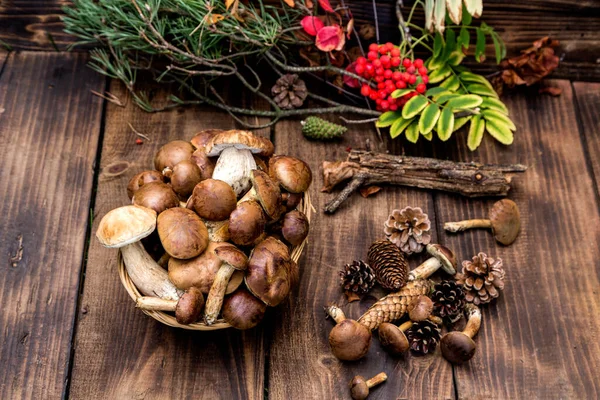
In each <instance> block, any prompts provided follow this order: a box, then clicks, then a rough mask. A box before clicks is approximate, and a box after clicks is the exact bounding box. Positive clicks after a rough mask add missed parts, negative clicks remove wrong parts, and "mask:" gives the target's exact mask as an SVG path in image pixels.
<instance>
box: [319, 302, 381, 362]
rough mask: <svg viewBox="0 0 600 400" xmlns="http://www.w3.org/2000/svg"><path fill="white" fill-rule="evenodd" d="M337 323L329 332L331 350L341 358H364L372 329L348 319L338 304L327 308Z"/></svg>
mask: <svg viewBox="0 0 600 400" xmlns="http://www.w3.org/2000/svg"><path fill="white" fill-rule="evenodd" d="M325 312H326V313H327V314H328V315H329V316H330V317H331V318H333V320H334V321H335V322H336V325H335V326H334V327H333V329H332V330H331V332H330V333H329V346H330V347H331V352H332V353H333V355H334V356H335V357H337V358H338V359H339V360H344V361H356V360H359V359H361V358H363V357H364V356H365V355H366V354H367V352H368V351H369V346H370V345H371V331H370V330H369V329H368V328H367V327H365V326H364V325H362V324H359V323H358V322H356V321H355V320H353V319H348V318H346V316H345V315H344V312H343V311H342V310H341V309H340V308H339V307H337V306H333V305H332V306H329V307H326V308H325Z"/></svg>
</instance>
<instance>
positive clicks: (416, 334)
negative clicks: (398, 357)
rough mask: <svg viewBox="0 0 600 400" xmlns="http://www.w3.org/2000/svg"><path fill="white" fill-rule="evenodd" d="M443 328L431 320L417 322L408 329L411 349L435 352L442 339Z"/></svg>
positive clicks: (422, 352) (407, 334)
mask: <svg viewBox="0 0 600 400" xmlns="http://www.w3.org/2000/svg"><path fill="white" fill-rule="evenodd" d="M441 334H442V330H441V329H440V327H439V326H437V325H436V324H434V323H433V322H431V321H429V320H425V321H421V322H415V323H414V324H413V325H412V326H411V327H410V329H409V330H407V331H406V337H407V338H408V343H410V349H411V350H413V351H415V352H417V353H420V354H427V353H433V352H434V351H435V348H436V347H437V344H438V343H439V341H440V337H441Z"/></svg>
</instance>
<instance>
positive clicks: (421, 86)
mask: <svg viewBox="0 0 600 400" xmlns="http://www.w3.org/2000/svg"><path fill="white" fill-rule="evenodd" d="M426 89H427V87H426V86H425V84H424V83H419V84H418V85H417V92H419V93H425V90H426Z"/></svg>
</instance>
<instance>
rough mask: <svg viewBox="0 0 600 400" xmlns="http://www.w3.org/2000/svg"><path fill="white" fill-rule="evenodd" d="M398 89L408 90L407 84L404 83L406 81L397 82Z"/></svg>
mask: <svg viewBox="0 0 600 400" xmlns="http://www.w3.org/2000/svg"><path fill="white" fill-rule="evenodd" d="M396 88H398V89H406V82H404V81H398V82H396Z"/></svg>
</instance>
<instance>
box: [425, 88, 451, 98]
mask: <svg viewBox="0 0 600 400" xmlns="http://www.w3.org/2000/svg"><path fill="white" fill-rule="evenodd" d="M442 93H450V92H448V91H447V90H446V89H444V88H441V87H439V86H437V87H433V88H431V89H427V92H425V96H427V97H431V96H437V95H440V94H442Z"/></svg>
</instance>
